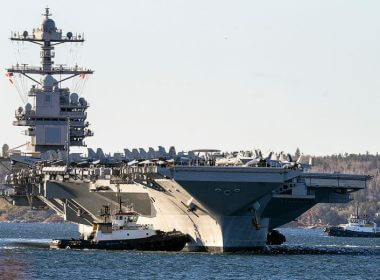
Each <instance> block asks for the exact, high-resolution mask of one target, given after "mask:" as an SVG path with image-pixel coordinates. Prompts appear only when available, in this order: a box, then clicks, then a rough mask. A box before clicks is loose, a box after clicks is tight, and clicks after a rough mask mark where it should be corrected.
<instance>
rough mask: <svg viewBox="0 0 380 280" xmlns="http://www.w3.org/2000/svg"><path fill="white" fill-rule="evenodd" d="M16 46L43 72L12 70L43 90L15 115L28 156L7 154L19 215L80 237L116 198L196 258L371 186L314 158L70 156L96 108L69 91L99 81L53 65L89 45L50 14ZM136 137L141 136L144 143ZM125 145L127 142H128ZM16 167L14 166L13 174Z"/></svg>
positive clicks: (247, 244)
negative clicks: (48, 217) (59, 222)
mask: <svg viewBox="0 0 380 280" xmlns="http://www.w3.org/2000/svg"><path fill="white" fill-rule="evenodd" d="M10 39H11V40H12V41H13V42H24V43H29V42H30V43H34V44H36V45H37V46H39V47H40V57H41V65H39V66H29V65H26V64H21V65H20V64H16V65H14V66H12V67H9V68H8V69H7V73H6V76H7V77H8V78H9V80H10V82H11V83H14V82H15V81H14V79H17V78H19V77H24V78H27V79H30V80H31V81H32V82H33V83H34V84H35V85H33V86H32V87H31V89H30V90H29V91H28V98H29V100H33V101H32V102H31V103H26V104H25V105H24V106H23V107H20V108H18V109H17V110H16V113H15V118H16V120H15V121H14V123H13V124H14V125H16V126H24V127H26V130H25V134H26V135H27V136H28V137H29V141H28V143H27V145H26V147H25V149H24V151H20V150H16V149H8V147H5V148H4V149H3V158H2V160H1V167H2V168H3V169H4V170H5V171H6V172H7V173H8V175H7V176H6V180H5V184H4V185H3V189H2V196H3V197H4V198H5V199H7V200H8V201H9V202H10V203H12V204H13V205H16V206H30V207H32V208H33V209H47V208H51V209H53V210H55V212H56V213H58V214H59V215H61V216H62V217H64V219H65V220H67V221H70V222H73V223H76V224H78V229H79V232H80V233H81V236H82V238H84V239H86V238H87V237H88V235H89V234H90V232H91V230H92V227H91V225H92V223H93V222H96V221H101V217H100V209H101V207H102V206H103V205H109V206H110V207H111V208H112V207H114V209H116V208H117V205H118V195H117V194H120V196H121V199H122V200H123V202H124V203H125V204H128V206H129V207H130V206H132V207H133V208H134V210H135V211H137V212H138V213H139V214H140V219H139V222H141V223H142V224H150V225H152V226H153V227H154V228H155V229H158V230H162V231H172V230H174V229H175V230H177V231H181V232H182V233H185V234H188V235H189V236H190V238H191V242H190V243H188V245H187V246H186V248H185V249H186V250H189V251H216V252H227V251H239V250H251V249H255V248H257V247H262V246H266V244H267V236H268V233H271V232H273V230H274V229H275V228H277V227H279V226H281V225H284V224H286V223H288V222H291V221H293V220H295V219H296V218H297V217H298V216H300V215H301V214H302V213H304V212H305V211H307V210H308V209H310V208H311V207H313V206H314V205H315V204H317V203H347V202H349V201H350V193H352V192H354V191H358V190H360V189H363V188H365V187H366V184H367V181H368V180H370V177H369V176H366V175H353V174H340V173H333V174H325V173H312V172H310V168H311V159H309V158H306V157H304V156H300V157H298V158H297V159H293V158H292V156H290V155H289V154H284V153H278V154H275V153H269V154H268V155H262V153H261V151H259V150H252V151H239V152H229V153H222V152H220V151H218V150H210V149H204V150H202V149H201V150H193V151H188V152H176V150H175V148H174V147H171V148H170V149H169V151H168V152H167V151H166V150H165V148H163V147H159V148H158V149H153V148H149V149H148V151H146V150H144V149H142V148H139V149H137V148H135V149H125V150H124V153H116V154H114V155H113V156H111V155H105V154H104V153H103V151H102V150H101V149H97V150H96V152H95V151H94V150H92V149H88V152H87V153H84V154H78V153H70V147H73V146H77V147H84V146H85V143H84V139H85V138H86V137H89V136H92V135H93V133H92V131H91V130H89V128H88V126H89V123H88V122H87V113H86V110H87V108H88V107H89V104H88V102H87V101H86V100H85V99H84V98H83V97H80V95H79V94H78V93H77V92H70V90H69V88H66V87H64V86H63V82H65V81H67V80H68V79H83V78H84V77H86V76H87V75H90V74H92V73H93V71H92V70H90V69H86V68H82V67H79V66H74V67H67V66H64V65H58V66H55V65H54V62H53V59H54V57H55V52H54V47H55V46H56V45H58V44H72V43H82V42H84V35H83V34H80V33H75V34H74V33H72V32H67V33H66V34H65V33H63V31H62V30H61V29H58V28H57V27H56V24H55V22H54V20H53V19H52V18H51V14H50V13H49V9H48V8H47V9H46V11H45V13H44V14H43V21H42V23H41V25H40V26H39V27H37V28H35V29H33V31H32V32H31V33H30V34H29V32H28V31H24V32H22V33H19V32H12V36H11V38H10ZM136 137H138V136H136ZM126 144H127V143H126ZM9 162H11V163H12V165H11V168H10V167H9V165H7V164H9Z"/></svg>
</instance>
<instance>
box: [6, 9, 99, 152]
mask: <svg viewBox="0 0 380 280" xmlns="http://www.w3.org/2000/svg"><path fill="white" fill-rule="evenodd" d="M51 15H52V14H51V13H50V10H49V8H48V7H47V8H45V13H43V14H42V16H43V20H42V23H41V25H40V27H37V28H35V29H33V31H32V33H31V34H29V33H28V31H24V32H23V33H22V34H20V33H16V32H12V36H11V38H10V40H11V41H21V42H30V43H33V44H37V45H39V46H40V58H41V65H40V66H29V65H27V64H16V65H13V66H11V67H9V68H8V69H6V70H7V74H6V75H7V76H8V77H12V76H13V75H14V74H18V75H23V76H25V77H27V78H28V79H30V80H32V81H33V82H34V83H35V85H33V86H32V87H31V89H30V90H29V92H28V96H29V97H31V98H32V99H33V105H32V104H30V103H28V104H26V106H25V107H24V108H23V107H20V108H19V109H18V110H17V111H16V121H14V122H13V124H14V125H16V126H26V127H27V129H26V130H25V134H26V135H27V136H30V137H31V139H30V141H29V143H28V146H27V151H28V152H29V153H36V152H37V153H42V152H46V151H49V150H53V151H56V152H57V151H62V150H65V146H85V143H84V141H83V140H84V139H85V138H86V137H88V136H92V135H93V132H92V131H91V130H89V129H88V126H89V123H88V122H87V121H86V119H87V113H86V110H87V108H88V107H89V105H88V103H87V101H86V100H85V99H84V98H83V97H81V98H79V96H78V94H77V93H70V90H69V89H68V88H63V87H61V82H63V81H66V80H69V79H71V78H74V77H76V76H80V77H85V76H86V75H90V74H93V72H94V71H92V70H90V69H86V68H83V67H79V66H78V65H75V66H73V67H65V66H64V65H58V66H55V65H54V61H53V59H54V57H55V52H54V47H55V46H56V45H59V44H64V43H82V42H84V35H83V33H82V34H80V33H77V34H75V35H74V34H73V33H72V32H67V33H66V35H64V34H63V32H62V30H61V29H58V28H57V27H56V25H55V22H54V20H53V19H52V18H51ZM57 76H59V80H57V79H56V78H55V77H57ZM67 135H70V138H69V141H68V139H67ZM67 142H69V145H67Z"/></svg>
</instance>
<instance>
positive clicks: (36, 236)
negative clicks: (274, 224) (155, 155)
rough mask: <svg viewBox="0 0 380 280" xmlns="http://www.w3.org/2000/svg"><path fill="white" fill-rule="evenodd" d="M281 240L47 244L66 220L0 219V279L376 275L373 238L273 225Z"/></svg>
mask: <svg viewBox="0 0 380 280" xmlns="http://www.w3.org/2000/svg"><path fill="white" fill-rule="evenodd" d="M280 231H281V232H282V233H284V234H285V235H286V237H287V240H288V241H287V242H286V245H285V246H282V247H280V248H277V249H274V250H272V251H270V252H261V253H241V254H209V253H182V252H181V253H164V252H128V251H122V252H113V251H101V250H52V249H49V248H48V246H47V245H48V242H49V240H50V239H52V238H70V237H77V228H76V226H75V225H70V224H8V223H0V278H2V279H72V280H79V279H131V278H132V279H136V278H137V279H163V278H164V279H380V239H366V238H337V237H327V236H324V235H323V232H322V230H303V229H281V230H280Z"/></svg>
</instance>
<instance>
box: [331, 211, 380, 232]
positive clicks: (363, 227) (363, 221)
mask: <svg viewBox="0 0 380 280" xmlns="http://www.w3.org/2000/svg"><path fill="white" fill-rule="evenodd" d="M325 232H326V233H327V235H329V236H338V237H372V238H374V237H380V230H379V229H378V228H377V224H376V223H375V222H373V221H370V220H369V218H368V217H367V216H359V214H358V213H357V214H356V215H351V216H350V217H349V218H348V223H347V224H344V225H339V226H335V227H327V228H325Z"/></svg>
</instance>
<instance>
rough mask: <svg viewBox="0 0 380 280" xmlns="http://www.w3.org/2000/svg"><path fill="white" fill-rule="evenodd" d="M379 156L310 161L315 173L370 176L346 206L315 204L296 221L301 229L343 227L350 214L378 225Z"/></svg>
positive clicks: (341, 156) (379, 209)
mask: <svg viewBox="0 0 380 280" xmlns="http://www.w3.org/2000/svg"><path fill="white" fill-rule="evenodd" d="M379 168H380V155H379V154H376V155H373V154H370V153H366V154H338V155H332V156H324V157H316V158H313V168H312V171H314V172H336V171H338V172H341V173H355V174H367V175H371V176H373V179H372V180H371V181H370V182H369V183H368V185H367V188H366V189H364V190H360V191H358V192H355V193H353V194H351V197H352V198H353V201H351V202H350V203H348V204H318V205H316V206H315V207H313V208H312V209H310V210H309V211H308V212H306V213H304V214H303V215H302V216H301V217H299V218H298V219H297V220H298V223H299V224H303V225H312V224H324V225H326V224H329V225H335V224H340V223H346V221H347V218H348V216H349V215H350V214H353V213H356V207H357V206H358V207H359V213H360V214H367V215H368V216H369V217H371V218H373V219H375V220H376V221H377V222H378V223H379V224H380V170H379Z"/></svg>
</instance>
